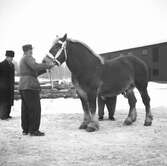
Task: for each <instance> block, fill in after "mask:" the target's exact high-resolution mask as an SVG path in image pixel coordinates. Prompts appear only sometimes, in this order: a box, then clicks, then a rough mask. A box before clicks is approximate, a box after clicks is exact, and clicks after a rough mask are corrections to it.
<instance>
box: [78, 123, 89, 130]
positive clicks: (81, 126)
mask: <svg viewBox="0 0 167 166" xmlns="http://www.w3.org/2000/svg"><path fill="white" fill-rule="evenodd" d="M87 127H88V125H87V124H84V123H82V124H81V125H80V126H79V129H87Z"/></svg>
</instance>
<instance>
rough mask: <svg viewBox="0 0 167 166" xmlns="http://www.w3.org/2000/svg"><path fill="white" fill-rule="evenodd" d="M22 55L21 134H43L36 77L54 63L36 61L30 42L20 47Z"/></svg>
mask: <svg viewBox="0 0 167 166" xmlns="http://www.w3.org/2000/svg"><path fill="white" fill-rule="evenodd" d="M22 49H23V52H24V55H23V57H22V59H21V61H20V66H19V67H20V82H19V90H20V94H21V100H22V104H21V126H22V129H23V132H22V133H23V135H28V134H29V135H30V136H44V135H45V134H44V133H43V132H41V131H39V127H40V120H41V103H40V90H41V89H40V84H39V81H38V79H37V77H38V76H39V75H40V74H43V73H45V72H46V69H50V68H52V67H53V66H54V64H44V63H37V62H36V61H35V59H34V58H33V56H32V54H33V47H32V45H31V44H27V45H24V46H23V47H22Z"/></svg>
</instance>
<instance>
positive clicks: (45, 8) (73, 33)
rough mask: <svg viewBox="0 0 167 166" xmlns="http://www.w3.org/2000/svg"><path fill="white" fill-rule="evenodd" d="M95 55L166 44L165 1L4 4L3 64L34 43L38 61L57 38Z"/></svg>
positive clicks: (27, 0)
mask: <svg viewBox="0 0 167 166" xmlns="http://www.w3.org/2000/svg"><path fill="white" fill-rule="evenodd" d="M64 33H68V37H70V38H73V39H77V40H81V41H83V42H85V43H86V44H88V45H89V46H90V47H91V48H92V49H93V50H94V51H95V52H96V53H102V52H110V51H115V50H120V49H125V48H130V47H136V46H142V45H145V44H154V43H158V42H165V41H167V1H166V0H0V59H3V56H4V54H5V50H6V49H13V50H14V51H15V52H16V60H17V61H19V59H20V58H21V56H22V50H21V46H22V45H23V44H27V43H31V44H33V46H34V47H35V49H34V56H35V57H36V58H37V59H38V60H40V59H42V57H43V56H44V55H45V53H46V52H47V51H48V49H49V47H50V45H51V44H52V42H53V41H54V39H55V38H56V35H63V34H64Z"/></svg>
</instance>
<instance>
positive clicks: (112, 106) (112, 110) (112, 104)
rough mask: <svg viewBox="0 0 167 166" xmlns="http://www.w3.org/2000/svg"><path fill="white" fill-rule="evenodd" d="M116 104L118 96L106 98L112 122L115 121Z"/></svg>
mask: <svg viewBox="0 0 167 166" xmlns="http://www.w3.org/2000/svg"><path fill="white" fill-rule="evenodd" d="M116 102H117V96H114V97H107V98H106V101H105V103H106V106H107V109H108V114H109V119H110V120H115V118H114V113H115V107H116Z"/></svg>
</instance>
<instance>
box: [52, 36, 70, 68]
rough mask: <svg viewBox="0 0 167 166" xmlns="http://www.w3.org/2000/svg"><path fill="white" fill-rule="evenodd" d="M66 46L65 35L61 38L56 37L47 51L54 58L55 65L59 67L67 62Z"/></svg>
mask: <svg viewBox="0 0 167 166" xmlns="http://www.w3.org/2000/svg"><path fill="white" fill-rule="evenodd" d="M66 44H67V34H65V35H64V36H63V37H62V38H59V37H57V39H56V40H55V42H54V44H53V46H52V47H51V49H50V50H49V53H50V54H51V55H52V56H53V57H54V59H55V62H56V63H57V65H61V64H62V63H63V62H65V61H66V60H67V53H66Z"/></svg>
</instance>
